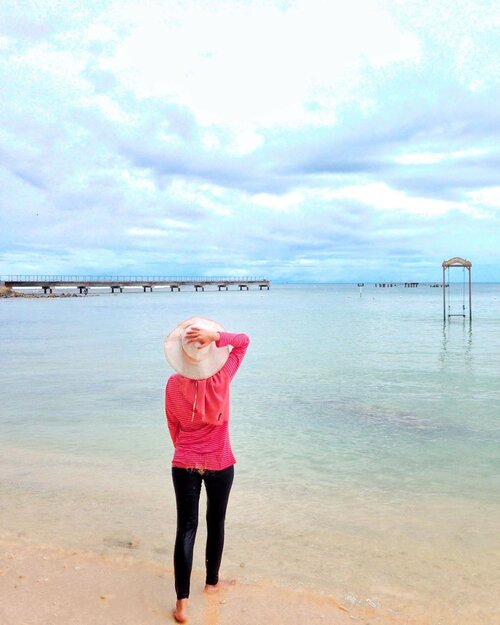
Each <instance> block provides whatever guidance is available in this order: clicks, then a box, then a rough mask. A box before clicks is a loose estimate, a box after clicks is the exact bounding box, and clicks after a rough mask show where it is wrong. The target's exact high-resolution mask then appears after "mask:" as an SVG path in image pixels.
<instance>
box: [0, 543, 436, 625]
mask: <svg viewBox="0 0 500 625" xmlns="http://www.w3.org/2000/svg"><path fill="white" fill-rule="evenodd" d="M174 600H175V597H174V593H173V589H172V570H171V569H170V568H167V567H162V566H160V565H158V564H156V563H152V562H147V561H138V560H137V559H135V558H131V557H129V556H119V555H118V556H116V555H109V554H102V553H97V552H87V551H82V550H68V549H60V548H57V547H53V546H48V545H37V544H34V543H30V542H29V541H21V540H10V539H2V540H0V622H1V623H2V624H6V625H90V624H92V625H146V623H147V624H148V625H155V624H158V625H159V624H160V623H162V624H164V623H169V622H171V623H173V622H174V621H173V618H172V607H173V604H174ZM311 622H314V623H327V624H328V625H346V624H347V623H362V624H363V625H403V623H404V625H430V623H429V622H428V621H422V620H415V619H412V618H405V619H404V622H403V621H401V620H400V619H398V618H396V617H395V616H393V615H391V614H387V613H386V614H382V613H381V612H379V611H378V610H377V609H376V608H371V607H362V608H361V607H352V606H348V605H342V603H341V602H340V601H337V600H336V599H335V598H334V597H327V596H321V595H316V594H313V593H306V592H302V591H294V590H290V589H285V588H281V587H278V586H271V585H249V584H242V583H237V584H236V585H235V586H234V587H230V588H228V589H224V590H221V591H220V592H219V593H217V594H214V595H207V594H205V593H203V578H202V576H201V575H200V574H199V573H194V574H193V580H192V592H191V598H190V606H189V623H191V624H193V625H194V624H199V625H236V624H238V625H255V624H256V623H258V624H264V623H265V624H266V625H282V624H283V623H286V624H287V625H299V623H300V624H301V625H302V624H303V623H311Z"/></svg>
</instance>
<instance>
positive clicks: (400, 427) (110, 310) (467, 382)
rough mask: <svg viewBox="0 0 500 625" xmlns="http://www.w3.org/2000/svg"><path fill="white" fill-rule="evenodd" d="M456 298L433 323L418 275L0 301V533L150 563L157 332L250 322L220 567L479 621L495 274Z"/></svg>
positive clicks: (234, 414) (161, 428) (486, 538)
mask: <svg viewBox="0 0 500 625" xmlns="http://www.w3.org/2000/svg"><path fill="white" fill-rule="evenodd" d="M461 289H462V287H461V285H459V284H458V283H457V284H450V287H449V296H450V297H449V299H450V301H451V309H450V312H452V313H455V314H462V312H463V303H464V300H463V298H462V290H461ZM465 304H466V309H465V311H464V312H465V314H466V316H465V317H461V316H460V317H450V318H448V317H447V318H446V320H445V319H444V318H443V304H442V289H441V288H431V287H430V286H429V285H427V284H420V285H419V287H418V288H405V287H404V286H402V285H400V286H396V287H392V288H377V287H376V286H375V285H373V284H367V285H365V286H364V287H358V286H357V285H349V284H314V285H313V284H311V285H301V284H293V285H286V284H281V285H278V284H273V285H271V288H270V290H269V291H266V290H262V291H259V290H257V289H255V288H250V290H248V291H239V290H236V289H234V290H229V291H221V292H219V291H215V290H210V289H207V290H205V291H204V292H201V291H200V292H194V291H191V290H189V289H188V288H185V289H184V290H182V291H181V292H173V293H172V292H170V290H160V289H159V290H156V291H154V292H152V293H143V292H142V291H141V292H139V291H138V290H133V289H132V290H125V291H124V292H123V293H115V294H113V295H112V294H110V293H105V292H104V291H101V292H99V293H97V292H96V291H91V293H90V294H89V295H88V296H86V297H83V296H82V297H74V298H49V297H43V298H42V297H41V298H36V299H27V298H15V299H4V300H0V331H1V344H0V345H1V346H0V369H1V378H0V379H1V395H0V535H3V536H9V537H14V538H16V537H18V538H19V539H22V540H29V541H32V542H33V541H34V542H35V543H39V544H48V545H57V546H62V547H64V548H77V549H83V550H89V551H94V552H95V551H97V552H104V553H111V554H113V553H116V554H123V553H126V554H129V555H130V556H132V557H133V558H137V559H138V560H153V561H155V562H160V563H163V564H164V565H165V567H167V568H168V569H169V570H170V571H171V569H172V552H173V542H174V537H175V502H174V496H173V489H172V484H171V475H170V466H171V457H172V453H173V448H172V444H171V441H170V438H169V434H168V429H167V426H166V420H165V412H164V390H165V383H166V380H167V378H168V376H169V375H170V374H171V373H172V372H171V370H170V369H169V366H168V364H167V362H166V360H165V357H164V353H163V339H164V337H165V336H166V335H167V334H168V333H169V331H170V330H171V329H173V328H174V327H175V326H176V325H177V323H178V322H180V321H181V320H183V319H186V318H188V317H192V316H203V317H207V318H210V319H215V320H217V321H218V322H219V323H221V324H222V325H223V326H224V327H225V328H226V329H227V330H228V331H232V332H245V333H246V334H248V335H249V336H250V338H251V343H250V347H249V349H248V352H247V356H246V358H245V360H244V362H243V364H242V366H241V368H240V370H239V372H238V374H237V376H236V378H235V379H234V381H233V385H232V411H231V440H232V446H233V451H234V453H235V456H236V458H237V464H236V477H235V482H234V486H233V491H232V494H231V499H230V504H229V510H228V516H227V524H226V547H225V552H224V560H223V565H222V573H223V574H224V575H225V576H227V577H235V578H237V579H238V580H240V581H241V582H242V583H247V584H273V585H276V586H284V587H287V588H293V589H297V590H300V591H304V592H314V593H319V594H323V595H327V596H332V597H335V598H336V599H337V600H338V601H339V602H341V603H342V604H343V605H346V606H367V607H370V608H373V610H375V611H376V610H383V611H385V613H387V614H392V615H394V617H395V618H396V617H402V618H403V617H405V616H409V615H411V616H412V617H414V618H420V619H421V622H426V623H429V624H432V625H473V624H476V623H477V624H478V625H479V624H480V625H494V624H496V623H500V600H499V597H500V592H499V588H500V444H499V443H500V385H499V370H500V361H499V354H500V285H498V284H474V285H473V292H472V321H470V320H469V317H468V307H467V302H465ZM203 497H204V495H203ZM203 525H204V524H203V523H200V528H199V535H198V540H197V544H196V551H195V562H194V567H195V570H197V571H202V569H203V566H204V551H203V549H204V545H203V542H204V531H205V530H204V527H203ZM166 592H171V593H172V597H173V596H174V595H173V582H172V588H170V587H168V588H167V589H166ZM419 622H420V621H419Z"/></svg>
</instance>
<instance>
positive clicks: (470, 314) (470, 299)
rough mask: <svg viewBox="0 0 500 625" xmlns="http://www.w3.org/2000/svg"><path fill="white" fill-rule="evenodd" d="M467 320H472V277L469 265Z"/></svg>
mask: <svg viewBox="0 0 500 625" xmlns="http://www.w3.org/2000/svg"><path fill="white" fill-rule="evenodd" d="M469 322H472V277H471V269H470V267H469Z"/></svg>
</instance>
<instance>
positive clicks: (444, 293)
mask: <svg viewBox="0 0 500 625" xmlns="http://www.w3.org/2000/svg"><path fill="white" fill-rule="evenodd" d="M443 321H444V322H445V323H446V268H445V267H443Z"/></svg>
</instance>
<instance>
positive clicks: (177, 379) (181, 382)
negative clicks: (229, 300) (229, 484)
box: [165, 332, 250, 471]
mask: <svg viewBox="0 0 500 625" xmlns="http://www.w3.org/2000/svg"><path fill="white" fill-rule="evenodd" d="M219 334H220V338H219V340H218V341H217V342H216V346H217V347H225V346H226V345H231V346H232V350H231V352H230V354H229V357H228V359H227V361H226V363H225V365H224V366H223V367H222V369H221V370H220V371H218V372H217V373H215V374H214V375H213V376H211V378H208V380H206V381H205V380H203V381H201V380H191V379H189V378H185V377H184V376H182V375H180V374H178V373H175V374H174V375H172V376H170V378H169V379H168V381H167V385H166V388H165V412H166V416H167V424H168V429H169V432H170V437H171V438H172V442H173V444H174V447H175V451H174V457H173V459H172V466H174V467H182V468H186V469H187V468H193V469H208V470H212V471H214V470H215V471H220V470H222V469H226V468H227V467H229V466H231V465H233V464H235V462H236V459H235V457H234V455H233V451H232V449H231V441H230V438H229V384H230V382H231V380H232V379H233V377H234V375H235V374H236V372H237V371H238V369H239V367H240V365H241V362H242V360H243V358H244V356H245V352H246V350H247V347H248V345H249V343H250V339H249V338H248V336H247V335H246V334H232V333H230V332H220V333H219ZM200 382H203V383H205V382H206V394H207V397H206V404H207V405H210V404H211V405H213V404H215V403H217V402H219V401H221V402H222V403H221V410H220V413H219V415H218V416H219V418H220V417H221V416H222V415H223V418H220V421H219V422H216V423H217V424H214V423H215V422H210V423H207V422H206V420H205V415H204V414H203V412H202V411H200V410H199V409H198V407H196V408H195V406H196V396H197V390H198V384H199V383H200ZM224 389H225V391H226V392H225V393H224V392H221V391H224ZM215 393H217V396H215V395H214V394H215ZM220 397H222V399H220ZM198 406H199V405H198ZM202 410H203V409H202Z"/></svg>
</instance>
